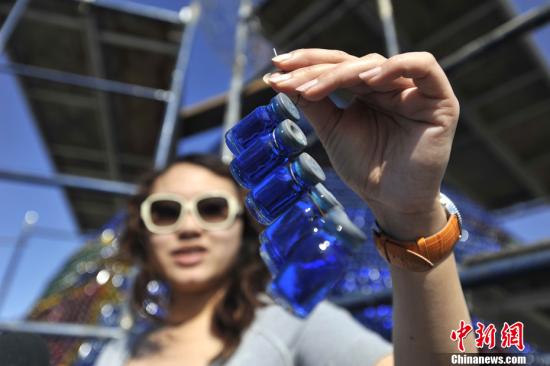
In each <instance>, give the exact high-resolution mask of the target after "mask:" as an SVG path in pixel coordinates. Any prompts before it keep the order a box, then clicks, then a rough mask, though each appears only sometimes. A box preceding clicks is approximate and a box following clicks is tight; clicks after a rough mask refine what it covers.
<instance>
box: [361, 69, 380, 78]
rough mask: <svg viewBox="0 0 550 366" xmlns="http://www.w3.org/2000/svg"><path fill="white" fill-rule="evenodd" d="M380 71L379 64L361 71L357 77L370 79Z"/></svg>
mask: <svg viewBox="0 0 550 366" xmlns="http://www.w3.org/2000/svg"><path fill="white" fill-rule="evenodd" d="M380 71H382V68H381V67H380V66H378V67H375V68H374V69H370V70H367V71H365V72H362V73H360V74H359V78H361V79H363V80H365V79H371V78H373V77H375V76H376V75H378V74H380Z"/></svg>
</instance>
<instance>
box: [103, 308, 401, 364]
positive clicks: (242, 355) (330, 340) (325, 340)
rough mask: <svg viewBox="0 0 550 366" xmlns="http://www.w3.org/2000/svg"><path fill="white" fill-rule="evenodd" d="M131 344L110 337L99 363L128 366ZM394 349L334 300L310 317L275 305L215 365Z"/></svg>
mask: <svg viewBox="0 0 550 366" xmlns="http://www.w3.org/2000/svg"><path fill="white" fill-rule="evenodd" d="M131 347H132V346H131V344H130V342H129V341H128V340H117V341H111V342H110V343H108V344H107V345H106V346H105V348H104V349H103V351H102V353H101V354H100V355H99V357H98V359H97V361H96V364H95V366H124V364H125V363H126V362H127V360H128V358H129V356H130V350H131ZM391 352H392V348H391V345H390V344H389V343H388V342H386V341H385V340H384V339H383V338H382V337H380V336H379V335H378V334H376V333H374V332H372V331H370V330H368V329H366V328H365V327H363V326H362V325H361V324H360V323H358V322H357V321H356V320H355V319H353V317H352V316H351V315H350V314H349V313H348V312H347V311H345V310H343V309H341V308H339V307H337V306H335V305H333V304H331V303H329V302H322V303H321V304H319V305H318V306H317V308H316V309H315V310H314V311H313V312H312V314H311V315H310V316H309V317H308V318H307V319H299V318H296V317H294V316H292V315H291V314H289V313H288V312H286V311H285V310H284V309H283V308H281V307H280V306H278V305H275V304H270V305H267V306H266V307H263V308H259V309H258V310H257V311H256V317H255V320H254V322H253V323H252V324H251V326H250V327H249V328H248V330H247V331H246V332H245V334H244V336H243V339H242V341H241V343H240V345H239V347H238V348H237V350H236V351H235V353H234V354H233V355H232V357H231V358H230V359H229V360H227V362H225V363H223V364H222V363H221V362H214V363H213V364H212V365H211V366H249V365H250V366H257V365H262V366H368V365H374V364H375V363H376V362H377V361H378V360H380V359H381V358H383V357H384V356H387V355H388V354H389V353H391ZM182 366H185V365H183V364H182Z"/></svg>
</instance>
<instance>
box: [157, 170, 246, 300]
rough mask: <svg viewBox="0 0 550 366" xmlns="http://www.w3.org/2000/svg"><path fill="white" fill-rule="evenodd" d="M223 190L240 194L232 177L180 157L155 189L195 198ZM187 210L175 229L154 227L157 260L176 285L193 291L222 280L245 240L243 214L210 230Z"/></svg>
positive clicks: (158, 181) (160, 267) (168, 279)
mask: <svg viewBox="0 0 550 366" xmlns="http://www.w3.org/2000/svg"><path fill="white" fill-rule="evenodd" d="M220 191H222V192H226V193H228V194H230V195H232V196H233V197H235V198H237V199H238V197H239V196H238V191H237V188H236V186H235V184H234V183H233V181H231V180H230V179H228V178H225V177H222V176H219V175H217V174H215V173H213V172H212V171H210V170H208V169H207V168H204V167H202V166H199V165H194V164H190V163H179V164H175V165H174V166H172V167H171V168H169V169H168V170H167V171H166V172H165V173H164V174H162V175H161V176H160V177H159V178H157V180H156V181H155V182H154V184H153V186H152V190H151V194H153V193H172V194H176V195H177V196H179V197H181V198H182V199H183V200H185V201H189V200H192V199H193V198H195V197H197V196H200V195H203V194H208V193H210V192H220ZM239 201H240V200H239ZM184 215H185V216H184V218H183V219H182V221H181V222H180V224H179V225H178V227H177V228H176V231H175V232H173V233H169V234H153V233H150V236H149V256H150V257H151V261H152V264H153V265H154V266H155V268H156V269H157V270H158V271H159V272H160V273H161V274H162V275H163V276H164V277H165V278H166V280H167V281H168V282H169V284H170V286H171V287H172V288H173V289H177V290H179V291H184V292H187V291H189V292H193V291H201V290H204V289H208V288H212V287H214V286H217V285H218V284H219V283H221V281H220V280H223V278H224V275H225V274H226V273H227V272H228V271H229V269H230V268H231V266H232V265H233V263H235V261H236V258H237V255H238V253H239V249H240V247H241V242H242V235H243V220H242V218H240V217H237V219H236V220H235V222H234V223H233V224H232V225H231V226H230V227H228V228H226V229H221V230H219V229H218V230H207V229H204V228H202V227H201V226H200V225H199V224H198V223H197V220H196V219H195V218H194V217H193V215H192V214H190V213H189V212H186V213H185V214H184Z"/></svg>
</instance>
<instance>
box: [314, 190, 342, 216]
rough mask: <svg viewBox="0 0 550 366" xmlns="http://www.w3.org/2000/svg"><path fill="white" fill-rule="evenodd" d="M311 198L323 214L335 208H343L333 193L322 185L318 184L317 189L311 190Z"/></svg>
mask: <svg viewBox="0 0 550 366" xmlns="http://www.w3.org/2000/svg"><path fill="white" fill-rule="evenodd" d="M309 196H310V197H311V200H312V201H313V203H315V205H317V207H319V209H320V210H321V211H322V212H323V213H325V212H327V211H329V210H330V209H331V208H333V207H343V206H342V204H341V203H340V201H338V200H337V199H336V197H334V195H333V194H332V192H331V191H329V190H328V189H327V187H325V186H324V185H323V184H321V183H317V184H316V185H315V187H313V188H312V189H311V192H310V193H309Z"/></svg>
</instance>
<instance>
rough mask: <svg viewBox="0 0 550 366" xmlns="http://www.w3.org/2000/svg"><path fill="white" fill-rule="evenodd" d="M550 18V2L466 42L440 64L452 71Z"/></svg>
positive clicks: (447, 70) (446, 69)
mask: <svg viewBox="0 0 550 366" xmlns="http://www.w3.org/2000/svg"><path fill="white" fill-rule="evenodd" d="M549 20H550V4H545V5H541V6H539V7H538V8H535V9H532V10H530V11H528V12H525V13H523V14H520V15H518V16H516V17H514V18H512V19H510V20H509V21H508V22H506V23H504V24H502V25H501V26H499V27H497V28H495V29H494V30H492V31H491V32H489V33H487V34H486V35H484V36H481V37H479V38H478V39H475V40H473V41H472V42H470V43H468V44H466V45H465V46H463V47H462V48H461V49H459V50H458V51H456V52H455V53H453V54H451V55H449V56H447V57H445V58H444V59H443V60H441V62H440V64H441V66H442V67H443V69H444V70H445V71H446V72H452V71H454V70H455V69H456V68H457V67H459V66H461V65H462V64H464V63H465V62H467V61H470V60H471V59H472V58H474V57H475V56H478V55H480V54H482V53H483V52H486V51H488V50H490V49H492V48H494V47H496V46H498V45H499V44H501V43H503V42H505V41H507V40H508V39H510V38H513V37H516V36H518V35H521V34H523V33H526V32H529V31H532V30H533V29H535V28H537V27H540V26H541V25H543V24H545V23H546V22H548V21H549Z"/></svg>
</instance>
